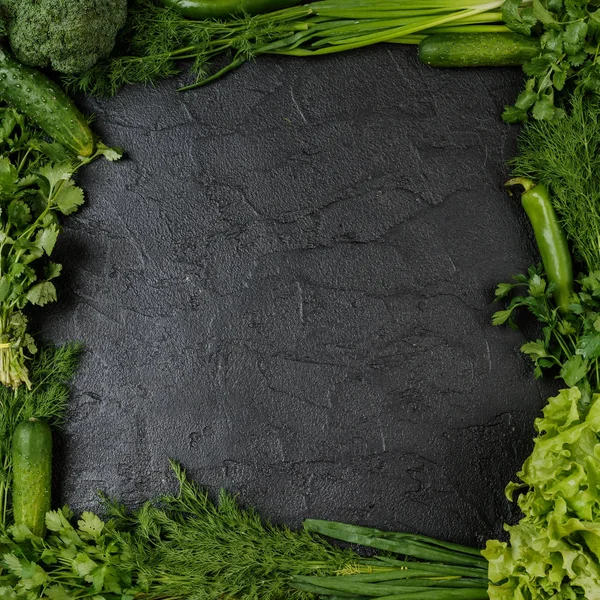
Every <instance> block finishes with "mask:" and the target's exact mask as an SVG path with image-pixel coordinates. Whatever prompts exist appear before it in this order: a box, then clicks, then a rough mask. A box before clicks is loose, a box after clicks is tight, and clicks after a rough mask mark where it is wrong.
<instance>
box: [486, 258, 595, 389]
mask: <svg viewBox="0 0 600 600" xmlns="http://www.w3.org/2000/svg"><path fill="white" fill-rule="evenodd" d="M577 283H578V286H577V288H578V290H579V291H577V292H574V293H573V295H572V298H571V303H570V305H569V312H568V313H566V314H561V313H560V311H559V310H558V307H557V306H556V303H555V302H554V299H553V297H552V293H553V285H552V284H550V285H548V283H547V282H546V280H545V279H544V277H543V272H542V269H541V267H539V266H538V267H531V268H530V269H529V271H528V274H527V275H517V276H515V277H514V283H501V284H499V285H498V287H497V288H496V300H502V299H504V298H506V297H507V296H509V295H510V294H512V293H514V292H515V291H517V292H520V293H517V295H514V296H513V297H512V299H511V301H510V303H509V305H508V307H507V308H506V309H505V310H500V311H497V312H496V313H495V314H494V316H493V318H492V323H493V324H494V325H502V324H504V323H508V324H510V325H512V326H513V327H514V326H515V323H514V315H515V311H516V310H517V309H519V308H521V307H524V308H526V309H527V310H528V311H529V312H530V313H531V314H532V315H533V316H534V317H535V318H536V319H537V320H538V321H539V322H540V323H541V324H542V330H541V333H542V336H541V338H539V339H537V340H535V341H532V342H527V343H525V344H523V346H521V352H523V353H524V354H526V355H527V356H529V358H531V360H532V361H533V364H534V366H535V370H534V376H535V377H536V378H540V377H542V375H543V374H544V372H545V371H548V370H552V371H554V372H555V373H556V377H557V378H560V379H562V380H563V381H564V382H565V383H566V384H567V385H568V386H569V387H573V386H575V385H576V386H578V387H579V388H580V390H582V392H583V394H584V396H583V397H584V399H588V398H589V397H590V394H591V393H592V391H593V392H597V390H600V271H595V272H594V273H590V274H589V275H587V276H580V278H579V279H578V281H577Z"/></svg>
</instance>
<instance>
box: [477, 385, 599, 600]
mask: <svg viewBox="0 0 600 600" xmlns="http://www.w3.org/2000/svg"><path fill="white" fill-rule="evenodd" d="M582 400H583V398H582V395H581V392H580V390H579V389H578V388H577V387H571V388H569V389H565V390H562V391H561V392H560V393H559V394H558V396H556V397H554V398H550V400H549V402H548V405H547V406H546V408H545V409H544V415H543V417H542V418H540V419H537V420H536V422H535V427H536V430H537V432H538V437H537V438H536V439H535V445H534V449H533V452H532V454H531V456H530V457H529V458H528V459H527V460H526V461H525V463H524V465H523V468H522V470H521V471H520V472H519V473H518V474H517V476H518V477H519V480H520V481H519V482H517V483H511V484H509V485H508V487H507V489H506V494H507V497H508V498H509V500H513V498H514V496H515V494H516V493H517V492H520V491H523V493H522V494H521V495H520V496H519V497H518V504H519V507H520V508H521V510H522V511H523V514H524V517H523V518H522V519H521V521H520V522H519V523H518V524H517V525H515V526H512V527H511V526H505V529H506V531H507V532H508V533H509V535H510V545H508V544H507V543H506V542H499V541H489V542H488V543H487V547H486V549H485V550H484V552H483V555H484V556H485V557H486V558H487V559H488V561H489V578H490V580H491V582H492V583H491V585H490V587H489V590H488V591H489V597H490V600H508V599H513V598H514V599H520V600H525V599H527V600H546V599H549V598H564V599H572V600H579V599H582V600H583V599H586V600H598V599H600V487H599V486H598V483H599V482H600V462H599V459H600V395H599V394H594V395H593V396H592V399H591V402H590V403H589V404H587V405H585V403H583V402H582Z"/></svg>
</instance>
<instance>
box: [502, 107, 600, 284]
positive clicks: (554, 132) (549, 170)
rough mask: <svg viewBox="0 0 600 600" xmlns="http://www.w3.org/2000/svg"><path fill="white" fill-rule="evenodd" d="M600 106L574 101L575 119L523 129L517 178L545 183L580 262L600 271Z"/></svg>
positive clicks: (515, 171) (572, 113)
mask: <svg viewBox="0 0 600 600" xmlns="http://www.w3.org/2000/svg"><path fill="white" fill-rule="evenodd" d="M599 118H600V101H599V100H598V99H595V98H586V97H582V96H573V97H572V102H571V105H570V110H569V114H568V115H567V116H566V117H564V118H562V119H558V120H555V121H552V122H532V123H528V124H527V125H525V126H524V127H523V130H522V133H521V136H520V138H519V148H518V154H517V156H516V157H515V158H514V159H513V160H512V161H511V166H512V168H513V174H514V176H516V177H527V178H529V179H533V180H534V181H541V182H544V183H545V184H546V185H547V186H548V187H549V188H550V191H551V199H552V203H553V205H554V208H555V210H556V212H557V213H558V216H559V218H560V220H561V222H562V225H563V228H564V230H565V233H566V235H567V238H568V239H569V241H570V242H571V244H572V247H573V252H574V256H575V258H577V259H578V260H579V261H580V262H581V263H582V264H583V266H584V267H585V268H586V271H587V272H590V273H593V272H595V271H597V270H600V178H599V177H598V173H599V172H600V122H599Z"/></svg>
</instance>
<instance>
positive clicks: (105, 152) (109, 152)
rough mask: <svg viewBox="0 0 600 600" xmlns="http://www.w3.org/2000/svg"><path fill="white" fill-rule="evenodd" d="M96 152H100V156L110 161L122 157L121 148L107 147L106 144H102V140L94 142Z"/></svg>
mask: <svg viewBox="0 0 600 600" xmlns="http://www.w3.org/2000/svg"><path fill="white" fill-rule="evenodd" d="M96 153H97V154H101V155H102V156H104V158H106V160H109V161H111V162H114V161H116V160H119V159H120V158H122V157H123V150H121V148H109V147H108V146H107V145H106V144H103V143H102V142H98V143H97V144H96Z"/></svg>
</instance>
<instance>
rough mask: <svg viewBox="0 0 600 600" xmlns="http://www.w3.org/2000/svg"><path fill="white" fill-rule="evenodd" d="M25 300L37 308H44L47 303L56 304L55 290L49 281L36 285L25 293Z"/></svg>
mask: <svg viewBox="0 0 600 600" xmlns="http://www.w3.org/2000/svg"><path fill="white" fill-rule="evenodd" d="M27 300H29V302H31V304H35V305H37V306H45V305H46V304H48V303H49V302H56V288H55V287H54V284H53V283H52V282H51V281H41V282H40V283H36V284H35V285H34V286H32V287H31V288H30V289H29V291H28V292H27Z"/></svg>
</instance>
